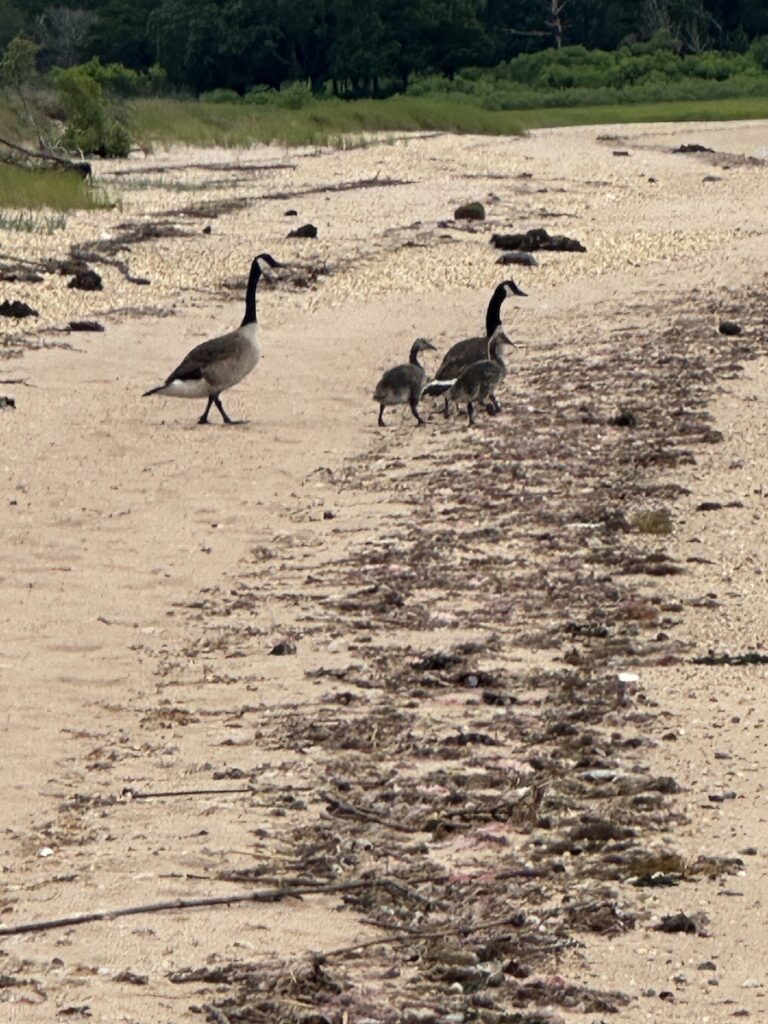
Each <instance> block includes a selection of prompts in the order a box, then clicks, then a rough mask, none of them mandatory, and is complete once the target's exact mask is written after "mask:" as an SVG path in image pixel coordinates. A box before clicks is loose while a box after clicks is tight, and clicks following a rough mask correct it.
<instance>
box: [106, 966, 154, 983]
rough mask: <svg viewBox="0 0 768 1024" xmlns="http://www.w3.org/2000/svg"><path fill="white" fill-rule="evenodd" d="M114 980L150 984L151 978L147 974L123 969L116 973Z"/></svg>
mask: <svg viewBox="0 0 768 1024" xmlns="http://www.w3.org/2000/svg"><path fill="white" fill-rule="evenodd" d="M113 981H124V982H127V983H128V984H129V985H148V984H149V978H148V977H147V975H146V974H135V973H134V972H133V971H131V970H125V971H121V972H120V973H119V974H116V975H115V977H114V978H113Z"/></svg>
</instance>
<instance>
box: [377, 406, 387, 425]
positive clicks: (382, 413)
mask: <svg viewBox="0 0 768 1024" xmlns="http://www.w3.org/2000/svg"><path fill="white" fill-rule="evenodd" d="M386 425H387V424H386V423H385V422H384V406H383V405H380V406H379V426H380V427H386Z"/></svg>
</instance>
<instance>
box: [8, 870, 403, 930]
mask: <svg viewBox="0 0 768 1024" xmlns="http://www.w3.org/2000/svg"><path fill="white" fill-rule="evenodd" d="M389 882H390V879H386V878H383V879H379V878H371V879H358V880H356V881H352V882H330V883H326V884H322V883H318V884H317V885H306V884H305V885H300V886H295V887H292V886H290V885H288V886H287V887H283V888H281V889H263V890H261V891H256V892H244V893H237V894H235V895H234V896H201V897H199V898H197V899H178V900H164V901H163V902H162V903H145V904H143V905H141V906H135V907H121V908H119V909H118V910H94V911H91V912H89V913H85V914H73V915H72V916H71V917H58V918H53V919H52V920H50V921H32V922H27V923H26V924H17V925H10V926H8V927H6V928H0V938H3V937H5V936H7V935H22V934H24V933H26V932H45V931H51V930H52V929H54V928H71V927H73V926H75V925H78V924H88V923H89V922H90V921H114V919H115V918H117V917H130V916H131V915H133V914H156V913H159V912H160V911H163V910H193V909H196V908H197V907H221V906H227V905H229V904H230V903H277V902H279V901H280V900H283V899H287V898H288V897H295V896H318V895H319V896H322V895H324V894H325V893H334V892H353V891H354V890H355V889H369V888H375V887H376V886H377V885H378V886H383V887H384V888H388V887H389Z"/></svg>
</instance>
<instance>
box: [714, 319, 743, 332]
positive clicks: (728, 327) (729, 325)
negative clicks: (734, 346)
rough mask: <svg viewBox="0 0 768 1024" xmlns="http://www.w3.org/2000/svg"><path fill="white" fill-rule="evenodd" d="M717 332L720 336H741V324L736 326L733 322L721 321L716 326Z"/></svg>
mask: <svg viewBox="0 0 768 1024" xmlns="http://www.w3.org/2000/svg"><path fill="white" fill-rule="evenodd" d="M717 329H718V331H720V333H721V334H728V335H736V334H741V330H742V328H741V324H737V323H736V322H735V321H734V320H721V321H720V325H719V326H718V328H717Z"/></svg>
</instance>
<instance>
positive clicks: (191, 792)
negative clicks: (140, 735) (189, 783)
mask: <svg viewBox="0 0 768 1024" xmlns="http://www.w3.org/2000/svg"><path fill="white" fill-rule="evenodd" d="M254 792H255V790H254V788H253V786H233V787H232V788H230V789H168V790H162V791H160V792H157V793H141V792H139V790H136V789H131V787H130V786H126V787H125V788H124V789H123V791H122V793H121V796H127V797H130V798H131V800H152V799H153V798H155V797H162V796H216V795H217V794H218V793H254Z"/></svg>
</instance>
